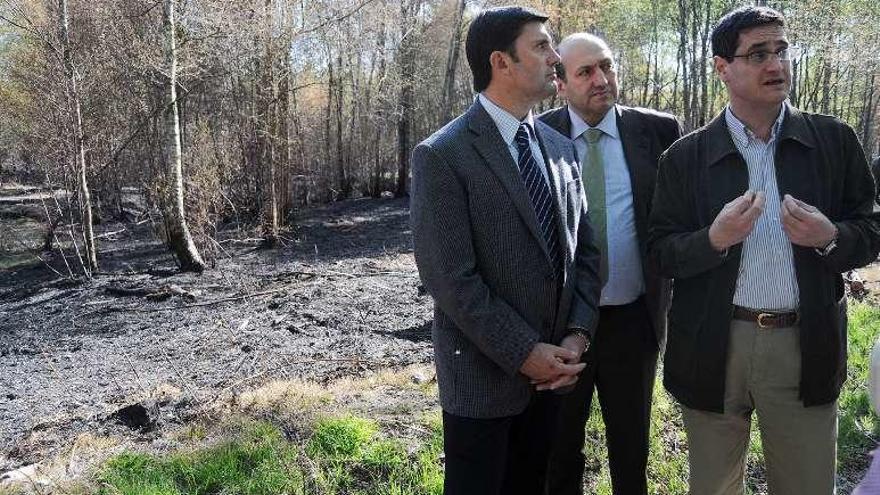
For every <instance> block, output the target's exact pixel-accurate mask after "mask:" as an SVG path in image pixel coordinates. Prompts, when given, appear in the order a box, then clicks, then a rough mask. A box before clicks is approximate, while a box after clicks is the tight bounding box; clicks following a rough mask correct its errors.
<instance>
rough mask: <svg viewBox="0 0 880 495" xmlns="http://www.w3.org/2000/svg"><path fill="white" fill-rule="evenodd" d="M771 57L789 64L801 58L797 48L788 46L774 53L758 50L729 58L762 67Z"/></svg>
mask: <svg viewBox="0 0 880 495" xmlns="http://www.w3.org/2000/svg"><path fill="white" fill-rule="evenodd" d="M773 56H776V58H777V59H779V61H780V62H791V61H792V60H794V59H796V58H798V57H800V56H801V49H800V47H798V46H788V47H785V48H782V49H780V50H777V51H775V52H769V51H767V50H758V51H755V52H751V53H746V54H745V55H731V56H730V58H744V59H745V60H746V62H748V63H749V64H751V65H764V63H766V62H767V61H768V60H770V59H771V58H772V57H773Z"/></svg>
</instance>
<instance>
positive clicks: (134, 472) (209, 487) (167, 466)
mask: <svg viewBox="0 0 880 495" xmlns="http://www.w3.org/2000/svg"><path fill="white" fill-rule="evenodd" d="M298 455H299V454H298V452H297V451H296V449H295V448H293V446H291V445H290V444H288V443H287V442H286V441H285V440H284V438H283V436H282V435H281V433H280V432H279V431H278V429H277V428H275V427H274V426H272V425H270V424H267V423H253V424H250V425H247V426H246V427H244V428H243V430H242V431H241V432H240V433H239V434H238V435H236V438H234V439H233V440H230V441H227V442H225V443H223V444H220V445H217V446H214V447H210V448H207V449H205V450H201V451H196V452H191V453H178V454H175V455H171V456H169V457H167V458H158V457H155V456H151V455H146V454H140V453H125V454H122V455H120V456H118V457H115V458H113V459H111V460H110V461H109V462H108V463H107V464H106V466H105V467H104V469H103V470H102V471H101V472H100V473H99V474H98V482H99V486H100V490H99V492H98V493H100V494H107V495H111V494H113V495H116V494H118V495H184V494H186V495H189V494H192V495H202V494H204V495H207V494H219V493H236V494H242V495H272V494H279V493H289V494H305V493H306V491H305V482H304V476H303V473H302V470H301V468H300V466H299V464H298V463H297V459H298Z"/></svg>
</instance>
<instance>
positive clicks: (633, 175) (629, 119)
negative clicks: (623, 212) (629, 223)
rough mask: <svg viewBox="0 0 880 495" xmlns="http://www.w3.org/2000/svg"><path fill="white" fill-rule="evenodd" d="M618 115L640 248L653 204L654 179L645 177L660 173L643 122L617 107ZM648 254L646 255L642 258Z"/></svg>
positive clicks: (618, 130)
mask: <svg viewBox="0 0 880 495" xmlns="http://www.w3.org/2000/svg"><path fill="white" fill-rule="evenodd" d="M614 111H615V112H617V132H619V133H620V140H621V142H622V144H623V156H624V158H625V159H626V167H627V170H628V171H629V181H630V186H631V187H632V198H633V210H634V211H635V220H636V230H637V234H638V236H639V240H640V241H641V242H639V244H640V248H644V247H645V246H646V242H644V241H645V240H646V239H647V229H646V225H645V221H644V220H647V218H648V204H649V202H650V201H651V199H652V198H651V197H650V196H651V195H650V194H648V192H649V191H651V189H652V186H651V184H650V181H651V180H652V177H646V176H645V174H646V173H652V174H656V172H657V170H656V167H655V166H654V165H652V164H651V163H649V161H650V151H651V149H650V146H649V143H648V134H647V133H646V132H644V130H643V129H642V121H641V119H639V118H633V117H634V116H633V115H631V114H630V113H629V112H627V111H626V109H625V108H621V107H620V106H616V105H615V107H614ZM644 254H645V253H644V252H643V253H642V255H644Z"/></svg>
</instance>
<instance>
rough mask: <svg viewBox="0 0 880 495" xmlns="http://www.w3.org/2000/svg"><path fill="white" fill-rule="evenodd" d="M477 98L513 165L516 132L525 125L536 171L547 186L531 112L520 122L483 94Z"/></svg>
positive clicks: (545, 170)
mask: <svg viewBox="0 0 880 495" xmlns="http://www.w3.org/2000/svg"><path fill="white" fill-rule="evenodd" d="M477 98H478V99H479V100H480V104H481V105H483V108H484V109H485V110H486V113H488V114H489V116H490V117H492V120H493V121H494V122H495V127H497V128H498V132H499V133H501V138H502V139H504V142H505V144H507V149H508V150H509V151H510V156H511V157H513V163H514V164H517V163H519V149H517V147H516V141H515V138H516V132H517V131H518V130H519V126H520V124H527V125H526V127H528V129H529V146H531V148H532V156H533V157H534V158H535V161H536V162H538V170H540V171H541V173H542V174H544V181H545V182H547V184H548V185H549V184H550V182H549V181H548V180H547V167H546V165H544V154H543V153H541V145H540V144H539V143H538V139H537V138H536V137H535V117H534V115H532V111H531V110H529V113H528V115H526V118H525V119H524V120H523V121H522V122H520V120H519V119H517V118H516V117H514V116H513V115H511V114H510V112H508V111H507V110H505V109H503V108H501V107H499V106H498V105H496V104H495V103H493V102H492V100H490V99H489V98H487V97H486V96H485V95H483V93H480V94H479V95H477ZM517 172H519V169H517Z"/></svg>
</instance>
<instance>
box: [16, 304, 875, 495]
mask: <svg viewBox="0 0 880 495" xmlns="http://www.w3.org/2000/svg"><path fill="white" fill-rule="evenodd" d="M849 314H850V321H849V377H848V380H847V383H846V385H845V387H844V389H843V392H842V393H841V396H840V421H839V427H840V432H839V440H838V445H839V449H838V452H839V456H838V459H839V472H840V473H851V472H854V471H857V469H858V468H857V467H858V466H861V465H863V463H864V456H865V454H866V453H867V452H868V451H869V450H871V449H872V448H874V441H873V440H872V439H875V438H880V421H878V418H877V416H876V415H875V414H874V412H873V411H872V409H871V406H870V401H869V397H868V389H867V386H868V370H869V367H870V363H869V358H870V351H871V348H872V346H873V343H874V340H875V339H876V338H877V336H878V334H880V308H877V307H875V306H872V305H868V304H864V303H853V304H852V305H851V307H850V313H849ZM412 421H413V424H410V425H408V428H411V429H407V430H406V433H407V434H406V435H405V437H406V441H404V439H402V437H395V435H394V434H393V432H385V431H383V429H382V428H380V426H379V424H378V423H376V422H375V421H373V420H370V419H365V418H359V417H355V416H341V417H328V418H323V419H320V420H318V421H317V422H316V423H315V424H314V425H312V427H311V433H310V434H309V435H307V436H306V440H305V441H304V442H303V443H302V444H293V443H291V442H289V441H288V440H286V439H285V438H284V436H283V435H282V434H281V432H280V431H279V430H278V429H277V428H276V427H274V426H272V425H270V424H267V423H262V422H256V423H248V424H247V425H245V426H241V427H239V428H237V429H236V431H237V432H238V433H236V434H235V435H232V437H231V439H230V440H228V441H226V442H225V443H221V444H218V445H215V446H211V447H207V448H202V449H199V450H195V451H188V452H179V453H176V454H172V455H169V456H165V457H155V456H151V455H146V454H137V453H126V454H123V455H120V456H118V457H115V458H113V459H112V460H111V461H109V462H108V463H107V464H106V465H105V466H104V467H103V469H102V470H101V471H100V472H99V473H98V476H97V481H98V485H97V486H99V490H100V491H99V493H101V494H107V495H111V494H113V495H115V494H125V495H128V494H132V495H134V494H138V495H191V494H192V495H196V494H198V495H201V494H205V495H207V494H244V495H259V494H281V493H286V494H289V495H298V494H302V495H305V494H309V495H311V494H315V495H343V494H345V495H368V494H369V495H440V494H442V492H443V466H442V463H441V457H442V452H443V434H442V431H443V428H442V421H441V416H440V414H439V411H432V412H431V413H428V414H426V415H425V416H424V417H422V418H421V419H414V420H412ZM651 426H652V427H651V435H650V457H649V459H648V483H649V486H648V491H649V492H650V493H652V494H660V495H679V494H685V493H687V490H688V457H687V438H686V435H685V432H684V428H683V425H682V418H681V413H680V410H679V408H678V406H677V405H676V404H675V402H674V400H672V398H671V397H670V396H669V395H668V394H667V393H666V392H665V391H664V390H663V388H662V385H661V384H660V379H659V378H658V380H657V386H656V387H655V391H654V405H653V418H652V425H651ZM412 431H421V432H422V433H421V434H420V435H418V438H417V439H415V440H414V439H413V438H412V436H413V435H412ZM752 432H753V435H752V438H751V440H750V442H749V466H750V469H749V473H750V477H749V478H748V479H747V493H761V492H762V491H763V490H764V487H763V483H762V482H763V480H762V479H760V478H761V477H762V476H763V474H762V473H763V469H762V467H761V466H762V465H763V452H762V450H761V443H760V438H759V435H758V432H757V420H754V421H753V425H752ZM586 433H587V441H586V445H585V453H586V458H587V466H586V487H587V492H588V493H595V494H598V495H603V494H607V495H610V494H611V480H610V475H609V472H608V454H607V451H606V448H605V431H604V427H603V424H602V420H601V414H600V411H599V406H598V400H597V399H596V398H594V400H593V410H592V411H591V414H590V420H589V421H588V423H587V427H586ZM208 437H209V432H208V431H207V430H206V429H205V427H203V426H196V427H192V428H191V429H190V430H187V431H186V433H185V434H184V435H183V438H184V439H187V440H190V441H191V442H192V443H204V441H203V440H204V439H205V438H208ZM0 493H2V491H0Z"/></svg>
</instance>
